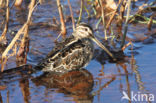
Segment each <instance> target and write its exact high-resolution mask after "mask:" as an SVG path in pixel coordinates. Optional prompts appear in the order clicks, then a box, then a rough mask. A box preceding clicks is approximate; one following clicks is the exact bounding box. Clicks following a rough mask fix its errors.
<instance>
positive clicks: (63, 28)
mask: <svg viewBox="0 0 156 103" xmlns="http://www.w3.org/2000/svg"><path fill="white" fill-rule="evenodd" d="M56 1H57V6H58V11H59V15H60V22H61V34H62V36H63V38H64V37H65V35H66V33H67V31H66V25H65V22H64V16H63V12H62V7H61V3H60V0H56Z"/></svg>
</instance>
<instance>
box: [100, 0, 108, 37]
mask: <svg viewBox="0 0 156 103" xmlns="http://www.w3.org/2000/svg"><path fill="white" fill-rule="evenodd" d="M100 6H101V12H102V23H103V27H104V33H105V40H107V38H108V37H107V31H106V23H105V14H104V7H103V4H102V0H100Z"/></svg>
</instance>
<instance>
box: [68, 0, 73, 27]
mask: <svg viewBox="0 0 156 103" xmlns="http://www.w3.org/2000/svg"><path fill="white" fill-rule="evenodd" d="M68 5H69V9H70V15H71V18H72V24H73V30H75V21H74V17H73V11H72V7H71V4H70V0H68Z"/></svg>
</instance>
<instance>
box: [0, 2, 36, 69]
mask: <svg viewBox="0 0 156 103" xmlns="http://www.w3.org/2000/svg"><path fill="white" fill-rule="evenodd" d="M34 1H35V0H32V1H31V2H33V3H35V2H34ZM33 3H30V4H31V5H30V7H31V8H29V13H28V18H27V21H26V23H25V24H24V25H23V26H22V27H21V29H19V31H18V32H17V33H16V35H15V37H14V38H13V40H12V41H11V43H10V44H9V45H8V47H7V48H6V49H5V51H4V52H3V54H2V64H3V63H4V61H6V58H7V54H8V52H9V51H10V50H11V49H12V47H13V46H14V44H15V43H16V41H17V40H18V39H19V37H20V36H21V35H22V34H23V33H24V31H25V28H26V27H27V26H28V25H29V23H30V22H31V16H32V13H33V11H34V9H35V7H36V6H37V4H38V3H37V4H36V5H35V6H34V7H33V6H32V5H34V4H33ZM3 70H4V66H2V67H1V72H3Z"/></svg>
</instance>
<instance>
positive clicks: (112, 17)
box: [106, 0, 122, 29]
mask: <svg viewBox="0 0 156 103" xmlns="http://www.w3.org/2000/svg"><path fill="white" fill-rule="evenodd" d="M121 2H122V0H119V2H118V6H117V8H116V10H115V11H113V14H112V16H111V17H110V19H109V21H108V23H107V25H106V29H108V28H109V26H110V24H111V23H112V21H113V19H114V17H115V14H116V13H117V11H118V8H119V5H120V4H121Z"/></svg>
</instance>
